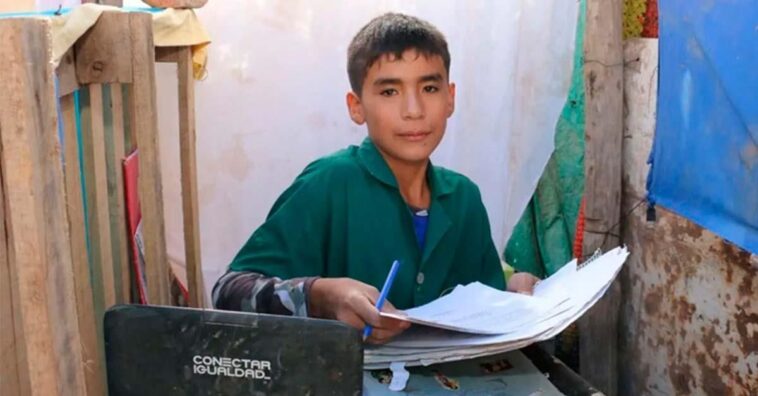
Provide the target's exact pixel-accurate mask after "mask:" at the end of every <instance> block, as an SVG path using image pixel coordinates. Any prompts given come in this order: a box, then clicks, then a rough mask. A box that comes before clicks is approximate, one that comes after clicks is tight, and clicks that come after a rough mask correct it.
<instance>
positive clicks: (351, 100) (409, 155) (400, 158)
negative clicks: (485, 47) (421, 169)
mask: <svg viewBox="0 0 758 396" xmlns="http://www.w3.org/2000/svg"><path fill="white" fill-rule="evenodd" d="M347 104H348V110H349V111H350V118H352V120H353V121H355V123H357V124H359V125H362V124H363V123H366V125H367V127H368V134H369V137H370V138H371V140H372V141H373V142H374V144H375V145H376V147H377V148H378V149H379V151H380V152H381V153H382V155H383V156H384V158H385V160H386V161H387V162H388V163H389V164H390V165H393V164H398V165H401V164H405V165H411V164H425V163H426V161H427V160H428V159H429V156H430V155H431V154H432V151H434V149H435V148H436V147H437V145H438V144H439V143H440V140H442V136H443V135H444V134H445V127H446V125H447V119H448V117H450V116H451V115H452V114H453V110H454V108H455V84H452V83H449V82H448V75H447V72H446V71H445V65H444V63H443V61H442V58H441V57H440V56H429V57H427V56H424V55H422V54H419V53H418V52H417V51H415V50H407V51H405V52H404V53H403V57H402V58H399V59H396V58H394V57H392V56H391V55H384V56H382V57H380V58H379V59H378V60H377V61H376V62H374V64H373V65H371V67H370V68H369V69H368V72H367V73H366V78H365V80H364V81H363V90H362V93H361V96H360V97H358V96H357V95H356V94H355V93H353V92H350V93H348V95H347Z"/></svg>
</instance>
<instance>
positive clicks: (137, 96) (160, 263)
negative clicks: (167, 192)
mask: <svg viewBox="0 0 758 396" xmlns="http://www.w3.org/2000/svg"><path fill="white" fill-rule="evenodd" d="M128 15H129V17H130V19H129V22H130V27H131V29H130V34H131V43H132V57H131V58H132V71H133V73H134V75H133V78H132V80H133V81H134V83H133V84H132V85H131V87H130V100H129V113H130V127H131V129H132V131H133V137H135V138H136V145H137V149H138V150H139V156H140V157H139V158H140V159H139V161H140V162H139V164H140V167H139V168H140V173H139V175H140V176H139V186H138V191H139V198H140V208H141V211H142V230H143V239H144V241H145V266H146V267H147V268H146V273H147V291H148V293H147V294H148V300H149V302H150V303H151V304H161V305H166V304H168V303H169V301H170V295H169V293H170V289H169V277H168V274H169V270H168V268H169V267H168V260H167V258H166V235H165V230H164V226H163V224H164V217H163V186H162V184H161V183H162V181H161V164H160V155H159V145H158V118H157V114H156V93H155V49H154V45H153V34H152V18H151V16H150V15H147V14H141V13H131V14H128Z"/></svg>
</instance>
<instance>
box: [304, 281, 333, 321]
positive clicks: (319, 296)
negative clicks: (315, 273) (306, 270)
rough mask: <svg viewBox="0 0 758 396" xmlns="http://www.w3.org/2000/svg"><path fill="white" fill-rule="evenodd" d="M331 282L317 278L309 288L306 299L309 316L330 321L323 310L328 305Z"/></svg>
mask: <svg viewBox="0 0 758 396" xmlns="http://www.w3.org/2000/svg"><path fill="white" fill-rule="evenodd" d="M328 284H329V280H328V279H326V278H319V277H315V278H313V280H312V281H311V282H310V287H308V288H307V293H306V299H307V302H308V316H310V317H312V318H324V319H328V317H327V316H328V315H327V313H326V312H325V310H324V309H323V308H324V306H325V305H326V304H324V301H325V300H326V299H327V293H328V289H329V285H328Z"/></svg>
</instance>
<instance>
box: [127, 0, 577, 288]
mask: <svg viewBox="0 0 758 396" xmlns="http://www.w3.org/2000/svg"><path fill="white" fill-rule="evenodd" d="M134 3H138V2H132V1H126V2H125V5H129V6H134V5H135V4H134ZM388 10H396V11H402V12H407V13H410V14H414V15H417V16H420V17H422V18H425V19H427V20H429V21H430V22H432V23H434V24H435V25H437V26H438V27H439V28H440V30H441V31H442V32H443V33H445V35H446V36H447V39H448V41H449V45H450V50H451V54H452V67H451V75H452V80H453V81H455V82H456V83H457V85H458V92H457V94H458V97H457V99H458V101H457V109H456V114H455V115H454V116H453V117H452V119H451V120H450V122H449V124H448V131H447V136H446V137H445V139H444V140H443V143H442V145H441V146H440V148H439V149H438V150H437V152H436V153H435V154H434V156H433V160H434V161H435V162H436V163H437V164H441V165H444V166H447V167H450V168H452V169H455V170H457V171H459V172H462V173H464V174H466V175H467V176H469V177H471V178H472V179H473V180H474V181H475V182H476V183H477V184H478V185H479V186H480V188H481V190H482V195H483V199H484V202H485V205H486V206H487V209H488V211H489V214H490V221H491V223H492V232H493V238H494V240H495V243H496V245H497V246H498V247H499V248H500V249H502V247H503V246H504V245H505V242H506V241H507V237H508V235H510V232H511V229H512V228H513V226H514V224H515V222H516V221H517V220H518V218H519V216H520V214H521V212H522V211H523V208H524V207H525V205H526V203H527V201H528V199H529V197H530V196H531V194H532V192H533V190H534V187H535V186H536V183H537V180H538V179H539V176H540V175H541V172H542V169H543V167H544V165H545V163H546V162H547V159H548V157H549V154H550V152H551V151H552V141H553V133H554V127H555V123H556V121H557V119H558V115H559V114H560V111H561V108H562V107H563V104H564V101H565V98H566V94H567V91H568V87H569V82H570V81H569V80H570V74H571V65H572V56H573V45H574V29H575V26H576V16H577V10H578V8H577V2H576V1H575V0H555V1H550V2H547V1H533V0H522V1H492V2H484V1H464V0H461V1H447V2H440V1H431V0H429V1H399V0H398V1H375V2H365V1H360V2H336V1H329V0H318V1H317V0H289V1H276V0H257V1H252V0H224V1H220V0H211V1H209V2H208V4H207V5H206V6H205V7H204V8H202V9H200V10H199V11H198V15H199V16H200V19H201V20H202V21H203V22H204V23H205V24H206V27H207V28H208V30H209V32H210V34H211V36H212V39H213V44H212V45H211V47H210V61H209V65H208V76H207V78H206V79H205V80H204V81H202V82H198V84H197V101H196V103H197V107H196V108H197V127H198V152H197V155H198V167H199V169H198V178H199V195H200V225H201V232H202V237H201V238H202V251H203V265H204V271H205V276H206V285H208V287H209V288H210V286H212V285H213V283H214V282H215V279H216V278H217V277H218V276H219V275H220V274H221V273H222V272H223V271H224V269H225V267H226V265H227V264H228V263H229V261H230V260H231V259H232V257H233V256H234V255H235V254H236V252H237V251H238V249H239V248H240V247H241V246H242V244H243V243H244V242H245V240H246V239H247V238H248V237H249V235H250V234H251V232H252V231H253V230H254V229H255V228H256V227H257V226H258V225H260V224H261V222H262V221H263V220H264V218H265V215H266V214H267V212H268V210H269V208H270V206H271V205H272V204H273V202H274V200H275V199H276V197H277V196H278V195H279V194H280V193H281V192H282V191H283V190H284V189H285V188H286V187H287V186H288V185H289V184H290V183H291V181H292V180H293V178H294V177H295V176H296V175H297V174H298V173H299V172H300V171H301V170H302V168H303V167H304V166H305V165H306V164H307V163H308V162H310V161H312V160H314V159H315V158H317V157H319V156H322V155H325V154H328V153H331V152H333V151H336V150H338V149H340V148H343V147H345V146H347V145H349V144H358V143H359V142H360V141H361V140H362V139H363V137H364V136H365V131H364V129H363V128H362V127H358V126H355V125H354V124H353V123H352V122H351V121H350V120H349V119H348V117H347V111H346V109H345V104H344V95H345V93H346V91H347V90H348V80H347V76H346V71H345V64H346V49H347V45H348V43H349V41H350V39H351V38H352V36H353V35H354V34H355V32H357V30H358V29H359V28H360V27H361V26H362V25H363V24H365V23H366V22H368V21H369V20H370V19H371V18H372V17H374V16H376V15H378V14H379V13H381V12H384V11H388ZM158 78H159V89H158V93H159V105H160V116H159V123H160V128H161V129H160V130H161V133H162V135H161V145H162V151H161V155H162V161H163V163H164V167H165V168H164V169H165V171H164V180H165V183H164V194H165V196H166V208H165V210H166V227H167V238H168V245H169V256H170V257H172V258H173V259H175V260H178V261H181V260H182V256H183V242H182V223H181V205H180V203H179V202H180V201H179V196H180V195H179V192H180V186H179V166H178V164H179V159H178V158H179V157H178V147H179V146H178V138H177V132H176V129H177V127H176V121H175V120H176V117H177V113H176V112H177V110H176V93H175V91H176V80H175V72H174V70H172V68H171V67H170V66H166V65H161V66H159V69H158Z"/></svg>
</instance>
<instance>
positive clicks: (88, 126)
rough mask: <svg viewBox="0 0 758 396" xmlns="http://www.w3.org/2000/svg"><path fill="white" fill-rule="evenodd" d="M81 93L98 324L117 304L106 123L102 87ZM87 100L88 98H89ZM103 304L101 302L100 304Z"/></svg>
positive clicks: (88, 222)
mask: <svg viewBox="0 0 758 396" xmlns="http://www.w3.org/2000/svg"><path fill="white" fill-rule="evenodd" d="M87 93H88V95H82V99H83V101H82V103H83V105H82V117H81V118H82V150H83V159H84V184H85V186H86V187H87V188H86V190H87V197H86V199H87V224H88V225H89V240H90V253H91V257H92V274H93V280H92V282H93V285H92V288H93V290H94V292H95V311H96V312H97V314H96V320H97V321H98V323H99V322H100V321H101V320H102V316H101V315H102V312H103V311H104V310H106V309H108V308H109V307H111V306H113V305H115V304H116V290H115V279H114V274H113V246H112V242H111V228H110V227H111V226H110V212H109V205H108V172H107V163H106V162H107V159H106V150H105V130H104V124H103V87H102V85H100V84H91V85H90V86H89V87H88V91H87ZM87 99H88V100H87ZM101 304H102V305H101Z"/></svg>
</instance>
